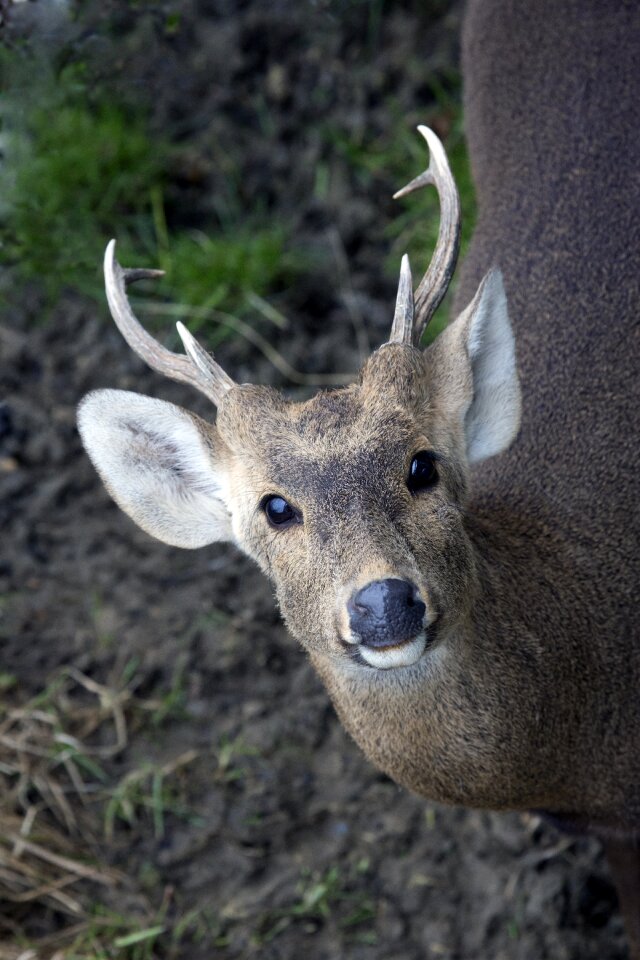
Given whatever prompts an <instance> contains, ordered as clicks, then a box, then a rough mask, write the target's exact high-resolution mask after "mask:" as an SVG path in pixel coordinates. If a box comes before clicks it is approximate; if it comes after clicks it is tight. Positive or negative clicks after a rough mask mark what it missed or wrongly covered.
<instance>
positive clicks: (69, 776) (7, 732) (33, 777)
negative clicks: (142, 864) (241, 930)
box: [0, 665, 197, 960]
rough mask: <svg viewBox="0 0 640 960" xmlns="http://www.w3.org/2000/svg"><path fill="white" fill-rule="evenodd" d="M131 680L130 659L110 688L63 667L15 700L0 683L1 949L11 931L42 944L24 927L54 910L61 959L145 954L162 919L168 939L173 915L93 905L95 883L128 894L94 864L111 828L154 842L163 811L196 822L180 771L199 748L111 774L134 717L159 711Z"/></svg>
mask: <svg viewBox="0 0 640 960" xmlns="http://www.w3.org/2000/svg"><path fill="white" fill-rule="evenodd" d="M137 682H138V680H137V674H136V670H135V665H127V667H126V668H125V670H124V673H123V676H122V677H121V678H120V681H119V682H117V683H116V684H115V685H113V686H111V685H109V684H101V683H98V682H97V681H96V680H95V679H93V678H90V677H88V676H85V675H84V674H82V673H80V672H79V671H77V670H75V669H73V668H69V669H65V670H63V671H61V672H60V673H59V674H58V675H56V676H55V677H54V678H52V679H51V681H50V682H49V683H48V685H47V686H46V688H44V689H43V690H42V691H41V693H40V694H38V695H37V696H35V697H33V698H32V699H31V700H29V701H27V702H23V703H21V702H20V700H19V690H18V688H17V687H14V685H13V684H12V683H10V682H8V683H5V684H4V697H3V700H2V702H0V944H1V943H2V942H3V936H5V935H6V934H9V935H10V936H11V938H12V942H15V943H16V944H20V945H22V944H23V943H24V944H27V945H30V946H34V948H39V946H43V948H44V945H39V944H38V943H37V942H32V941H31V940H30V931H31V929H32V924H34V923H35V926H36V928H37V926H38V918H39V917H40V918H41V917H42V916H43V915H45V914H46V915H47V916H49V917H55V923H54V924H53V927H54V929H56V930H57V933H56V934H52V936H53V938H54V940H56V938H57V940H56V943H55V944H54V946H55V945H57V944H58V941H59V943H60V944H64V945H65V946H67V945H68V944H70V943H71V944H73V946H72V947H70V952H65V954H64V956H65V958H72V957H78V958H84V957H87V958H88V957H92V958H100V957H104V958H112V957H113V958H116V957H117V958H118V960H120V958H122V960H145V958H147V957H149V958H150V957H151V956H152V953H151V952H150V951H151V948H152V946H153V944H154V943H155V940H156V939H157V938H158V937H160V935H161V932H163V931H164V928H165V926H166V927H167V929H168V930H169V931H170V932H171V937H173V938H174V939H175V938H176V937H177V934H176V929H177V924H178V920H179V918H178V919H176V918H175V917H173V918H172V919H171V922H167V924H164V922H162V923H160V922H159V920H158V916H159V915H158V913H157V911H156V912H154V911H152V910H151V908H148V909H146V912H144V914H143V915H142V916H140V915H138V914H136V915H135V916H127V915H118V914H117V913H111V912H109V911H106V908H104V907H102V906H99V905H97V901H95V900H92V898H95V897H96V891H98V890H102V891H105V890H106V891H108V893H106V894H105V895H104V898H106V900H107V901H111V900H113V899H114V898H115V899H116V900H117V899H118V898H120V899H121V900H123V901H124V900H126V898H127V893H126V891H127V889H128V884H129V881H128V880H127V879H126V878H125V877H123V876H122V875H120V874H119V873H118V872H117V871H115V870H112V869H111V868H109V867H106V866H104V864H103V863H102V862H101V859H102V858H101V849H102V848H101V843H102V841H103V838H104V839H106V840H107V841H109V842H111V841H112V840H113V839H114V838H116V836H118V835H119V836H120V837H121V836H122V831H121V830H120V824H124V825H125V827H126V828H128V829H129V830H131V828H134V827H135V828H136V830H139V832H142V833H147V834H148V833H149V832H151V833H152V834H153V836H154V837H155V839H156V840H158V839H160V838H162V836H163V835H164V832H165V829H166V821H167V817H168V816H169V815H172V816H178V817H180V818H183V819H184V818H187V819H190V820H193V817H192V815H191V813H190V811H189V810H188V809H186V807H185V805H184V803H183V802H182V801H181V798H180V793H179V791H178V786H177V774H178V773H179V771H181V770H183V769H185V768H186V767H187V766H188V765H189V764H191V763H192V762H193V761H194V760H195V759H196V756H197V753H196V751H194V750H188V751H186V752H184V753H183V754H181V755H180V756H178V757H176V758H173V759H172V760H171V761H168V762H165V763H163V764H152V763H150V762H146V761H145V762H143V763H138V764H134V765H131V761H129V769H127V770H126V771H125V773H124V774H122V775H121V776H120V777H117V776H115V775H114V763H115V765H116V767H117V768H120V765H121V763H122V759H123V758H124V755H125V752H126V748H127V745H128V742H129V729H130V726H131V724H132V723H134V722H135V721H138V722H139V718H140V716H146V717H147V718H149V721H150V723H151V725H153V718H154V716H155V715H156V712H157V709H158V706H157V701H153V700H149V701H145V700H142V699H141V698H139V697H137V696H136V695H135V693H134V688H135V685H136V683H137ZM145 823H146V824H147V826H145V825H144V824H145ZM101 825H102V831H103V838H101V836H100V826H101ZM156 893H157V891H156ZM104 898H101V900H100V903H103V902H104ZM187 926H189V924H187V925H186V926H183V928H182V930H183V933H184V931H185V930H186V927H187ZM160 928H162V930H161V929H160ZM190 929H191V928H190ZM180 935H181V936H182V934H180ZM185 935H186V933H185ZM189 935H191V934H189ZM168 936H169V935H168ZM171 937H170V938H169V939H171ZM49 939H50V938H48V940H49ZM47 955H48V954H47ZM168 955H170V952H167V951H166V950H165V951H164V953H163V956H168ZM16 956H17V954H16ZM0 958H1V960H4V954H3V953H2V950H1V949H0Z"/></svg>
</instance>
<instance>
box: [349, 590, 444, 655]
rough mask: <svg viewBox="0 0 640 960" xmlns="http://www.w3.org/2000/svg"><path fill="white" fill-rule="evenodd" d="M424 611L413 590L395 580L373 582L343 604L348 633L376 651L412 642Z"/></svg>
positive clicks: (419, 627) (417, 631) (422, 623)
mask: <svg viewBox="0 0 640 960" xmlns="http://www.w3.org/2000/svg"><path fill="white" fill-rule="evenodd" d="M426 610H427V608H426V606H425V604H424V603H423V602H422V600H421V599H420V594H419V593H418V589H417V587H415V586H414V585H413V584H412V583H409V581H408V580H400V579H398V578H396V577H390V578H389V579H387V580H373V581H372V582H371V583H368V584H367V585H366V586H364V587H362V588H361V589H360V590H358V592H357V593H355V594H354V595H353V596H352V597H351V598H350V599H349V600H348V601H347V612H348V614H349V625H350V627H351V632H352V633H354V634H356V636H358V637H359V638H360V642H361V643H363V644H365V646H367V647H374V648H376V649H381V648H383V647H393V646H396V645H397V644H399V643H403V642H404V641H406V640H412V639H413V638H414V637H415V636H417V634H419V633H420V631H421V630H422V628H423V625H424V615H425V613H426Z"/></svg>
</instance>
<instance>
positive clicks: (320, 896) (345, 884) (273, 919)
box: [253, 861, 376, 945]
mask: <svg viewBox="0 0 640 960" xmlns="http://www.w3.org/2000/svg"><path fill="white" fill-rule="evenodd" d="M368 866H369V864H368V861H361V862H360V863H358V864H357V865H356V866H355V867H350V868H348V869H347V871H346V873H344V874H341V873H340V870H339V869H338V867H335V866H334V867H329V869H328V870H326V871H325V872H324V873H321V872H304V873H303V874H302V876H301V878H300V883H299V884H298V890H297V896H296V899H295V900H294V901H293V902H292V903H291V904H290V905H289V906H288V907H286V908H283V909H281V910H276V911H268V912H267V913H265V914H263V916H262V917H261V919H260V922H259V924H258V927H257V929H256V930H255V931H254V934H253V942H254V943H255V944H256V945H262V944H266V943H269V942H271V941H272V940H275V939H276V938H277V937H278V936H279V935H280V934H281V933H283V932H284V931H285V930H286V929H288V927H290V926H291V924H292V923H295V922H298V923H302V925H303V929H304V930H305V931H306V932H312V930H313V929H315V927H316V926H317V925H319V924H321V923H323V922H324V921H326V920H328V919H329V918H330V917H331V918H333V919H334V920H335V921H336V923H337V925H338V927H339V928H340V929H341V930H343V931H344V933H345V937H346V938H347V939H348V940H349V941H351V942H354V943H355V942H358V943H375V942H376V938H375V931H374V930H373V929H372V928H371V927H370V924H371V923H372V921H373V920H374V919H375V915H376V908H375V903H374V901H373V899H372V898H371V897H370V896H369V895H368V893H367V892H366V890H362V889H358V877H359V876H361V875H362V874H363V873H366V872H367V870H368ZM353 887H355V889H352V888H353Z"/></svg>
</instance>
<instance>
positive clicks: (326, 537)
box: [79, 0, 640, 950]
mask: <svg viewBox="0 0 640 960" xmlns="http://www.w3.org/2000/svg"><path fill="white" fill-rule="evenodd" d="M568 9H569V8H566V10H567V11H568ZM560 17H561V15H560V14H559V13H557V11H556V10H555V6H552V5H551V3H550V0H549V2H547V0H538V2H536V3H533V4H528V3H526V4H525V3H524V0H522V2H520V3H516V2H512V3H510V4H505V5H503V4H502V3H498V2H497V0H472V2H471V3H470V9H469V18H468V23H467V33H466V47H465V49H466V53H465V57H466V78H467V101H468V105H467V110H468V112H467V116H468V123H469V131H470V144H471V153H472V160H473V165H474V170H475V174H476V179H477V181H478V189H479V201H480V222H479V226H478V230H477V232H476V236H475V239H474V245H473V248H472V251H471V254H470V256H469V258H468V261H467V265H466V269H465V275H464V280H463V284H462V290H461V293H460V298H461V303H462V304H467V303H469V306H468V307H467V308H466V309H465V310H464V311H463V312H462V313H461V314H460V315H459V316H458V318H457V319H456V320H455V321H454V322H453V323H452V324H451V325H450V326H449V327H448V328H447V330H446V331H445V332H444V333H443V334H442V335H441V336H440V337H439V338H438V339H437V340H436V341H435V343H434V344H432V345H431V346H430V347H429V348H428V349H427V350H425V351H421V350H420V349H419V348H418V346H417V344H418V343H419V339H420V334H421V332H422V329H423V328H424V325H425V324H426V322H428V319H429V316H430V315H431V313H432V312H433V310H434V309H435V307H436V306H437V303H438V302H439V300H440V299H441V297H442V295H443V293H444V289H446V284H447V282H448V279H449V277H450V275H451V272H452V270H453V265H454V262H455V255H456V244H457V211H458V207H457V195H456V193H455V188H454V187H453V184H452V182H451V179H450V174H449V171H448V168H447V166H446V159H445V158H444V154H443V153H442V148H441V146H440V144H439V142H438V141H437V138H435V137H434V135H433V134H431V133H430V131H427V130H425V129H424V128H421V129H422V132H423V134H424V136H425V138H426V139H427V140H428V143H429V148H430V152H431V164H430V167H429V171H427V172H426V173H425V174H423V175H422V176H421V177H418V178H416V180H415V181H413V182H412V184H411V185H410V186H409V188H406V189H415V188H416V187H419V186H422V185H424V184H426V183H435V185H436V186H437V188H438V191H439V193H440V196H441V201H442V211H443V212H442V223H441V229H440V238H439V244H438V249H437V251H436V254H435V255H434V260H433V262H432V265H431V267H430V268H429V270H428V271H427V274H426V275H425V277H424V278H423V280H422V282H421V284H420V285H419V287H418V289H417V292H416V295H415V316H414V296H413V290H412V284H411V276H410V272H409V268H408V261H404V262H403V269H402V273H401V280H400V286H399V292H398V300H397V305H396V314H395V318H394V322H393V326H392V332H391V336H390V340H389V342H388V343H387V344H384V345H383V346H382V347H381V348H380V349H379V350H378V351H376V352H375V353H374V354H373V355H372V357H371V358H370V359H369V360H368V361H367V363H366V364H365V366H364V368H363V370H362V372H361V375H360V380H359V382H358V383H356V384H354V385H353V386H351V387H347V388H345V389H343V390H337V391H332V392H330V393H321V394H319V395H318V396H316V397H314V398H312V399H311V400H309V401H307V402H306V403H302V404H295V403H291V402H289V401H287V400H286V399H285V398H284V397H282V396H281V395H280V394H278V393H277V392H276V391H274V390H271V389H268V388H263V387H258V386H251V385H236V384H234V383H233V381H232V380H231V379H230V378H229V377H228V376H227V375H226V374H225V373H224V372H223V371H222V370H221V368H220V367H218V365H217V364H216V363H215V361H214V360H213V359H212V358H211V357H209V356H208V355H207V354H206V353H205V352H204V351H203V350H202V348H201V347H199V346H198V344H197V343H196V342H195V341H194V340H193V339H192V338H191V337H190V335H189V334H188V333H187V332H186V330H184V328H179V329H180V333H181V336H182V338H183V342H184V345H185V349H186V351H187V354H188V358H187V357H182V356H177V355H175V354H170V353H169V352H168V351H166V350H164V348H161V347H160V346H159V345H158V344H156V343H155V342H154V341H153V340H151V338H149V337H148V335H147V334H145V333H144V331H143V330H142V329H141V328H140V326H139V324H138V323H137V321H136V320H135V317H133V314H132V313H131V310H130V307H129V305H128V301H127V298H126V293H125V286H126V284H127V282H131V281H133V280H136V279H139V278H140V276H142V275H144V273H145V272H144V271H129V272H127V271H123V270H122V269H121V268H120V267H119V265H118V264H117V262H116V261H115V257H114V245H113V243H112V244H111V245H110V246H109V248H108V251H107V255H106V259H105V272H106V277H107V294H108V299H109V303H110V306H111V310H112V313H113V315H114V319H115V320H116V322H117V323H118V325H119V326H120V328H121V330H122V331H123V333H124V335H125V337H126V338H127V340H128V341H129V343H130V344H131V345H132V347H133V348H134V349H135V350H136V351H137V352H138V353H140V354H141V355H142V356H143V357H144V358H145V359H146V360H147V362H149V363H150V365H151V366H153V367H155V368H156V369H159V370H160V371H161V372H164V373H166V374H168V375H169V376H172V377H174V378H175V379H180V380H186V381H188V382H190V383H193V384H194V385H195V386H197V387H198V388H199V389H201V390H203V392H205V393H206V394H207V395H208V396H209V397H210V398H211V399H212V400H213V402H214V403H215V404H216V406H217V408H218V416H217V420H216V423H215V425H213V424H206V423H204V422H203V421H201V420H199V419H198V418H196V417H194V416H193V415H191V414H189V413H188V412H187V411H183V410H180V409H179V408H176V407H174V406H172V405H171V404H166V403H163V402H161V401H157V400H149V399H147V398H144V397H139V396H137V395H135V394H125V393H121V392H119V391H100V392H97V393H95V394H92V395H90V396H89V397H88V398H86V400H85V401H84V402H83V404H82V406H81V409H80V414H79V423H80V429H81V433H82V435H83V440H84V442H85V445H86V446H87V449H88V451H89V453H90V455H91V457H92V459H93V460H94V463H95V464H96V466H97V468H98V470H99V471H100V473H101V475H102V476H103V479H104V480H105V483H106V484H107V487H108V488H109V490H110V492H111V493H112V495H113V496H114V498H115V499H116V500H117V501H118V503H120V505H121V506H122V507H123V509H125V510H126V511H127V512H128V513H129V514H130V515H131V516H132V517H133V518H134V519H135V520H136V521H137V522H138V523H140V525H141V526H142V527H143V528H144V529H146V530H147V531H149V532H150V533H152V534H153V535H155V536H157V537H159V538H160V539H163V540H165V541H167V542H169V543H172V544H175V545H178V546H184V547H197V546H201V545H204V544H206V543H210V542H212V541H213V540H219V539H227V540H232V541H234V542H235V543H236V544H237V545H238V546H239V547H240V548H241V549H243V550H244V551H245V552H246V553H248V554H249V555H250V556H251V557H253V558H254V559H255V560H256V561H257V563H259V564H260V566H261V567H262V569H263V570H264V571H265V573H266V574H267V575H268V576H269V577H271V579H272V580H273V581H274V583H275V586H276V591H277V596H278V600H279V604H280V607H281V610H282V613H283V615H284V617H285V620H286V621H287V624H288V626H289V628H290V630H291V632H292V633H293V634H294V635H295V636H296V637H297V638H298V639H299V640H300V642H301V643H302V644H303V645H304V646H305V648H306V649H307V650H308V652H309V655H310V657H311V659H312V661H313V663H314V665H315V667H316V669H317V670H318V672H319V674H320V675H321V677H322V678H323V680H324V682H325V684H326V686H327V689H328V691H329V693H330V695H331V697H332V700H333V702H334V704H335V706H336V709H337V711H338V713H339V715H340V718H341V720H342V722H343V723H344V725H345V727H346V728H347V729H348V730H349V731H350V733H351V734H352V736H353V737H354V739H355V740H356V741H357V742H358V743H359V744H360V746H361V747H362V748H363V750H364V751H365V753H366V754H367V755H368V756H369V757H370V758H371V760H372V761H373V762H374V763H375V764H377V765H378V766H379V767H381V768H382V769H383V770H385V771H386V772H387V773H388V774H389V775H390V776H392V777H393V778H394V779H395V780H397V781H398V782H399V783H401V784H403V785H405V786H407V787H409V788H410V789H412V790H415V791H417V792H418V793H421V794H423V795H424V796H427V797H430V798H433V799H436V800H440V801H444V802H447V803H456V804H468V805H473V806H480V807H489V808H493V809H531V808H533V809H538V810H541V811H546V812H547V813H549V814H551V815H553V816H554V817H555V818H556V819H558V820H560V821H563V822H565V823H567V824H571V825H574V826H579V827H587V828H591V829H596V830H598V831H600V832H601V833H602V834H603V835H604V836H608V837H610V838H616V839H615V840H612V841H611V842H612V843H615V844H620V843H621V841H620V840H619V838H620V837H621V836H623V835H625V834H626V833H628V834H629V835H630V836H632V837H633V836H637V835H638V834H640V750H639V749H638V746H639V738H640V693H639V691H640V647H639V645H638V642H637V627H636V625H635V622H634V620H635V603H634V601H635V591H636V588H637V576H638V569H637V561H636V560H635V550H636V545H637V534H638V518H639V516H640V511H639V510H638V506H637V504H638V492H637V486H638V484H637V475H636V473H635V472H634V471H633V457H634V456H635V454H636V452H637V433H636V434H634V420H636V419H637V409H638V403H637V386H636V373H637V370H636V366H635V363H636V362H637V361H635V360H634V358H633V355H632V347H633V346H634V344H635V347H636V348H637V343H638V319H637V317H638V308H639V307H640V286H639V285H640V260H639V257H640V242H639V241H640V236H639V234H640V227H639V223H638V218H637V215H636V214H637V211H636V210H635V209H634V207H633V204H632V203H631V202H630V201H629V197H630V193H631V195H633V194H632V190H633V186H634V185H636V186H640V181H639V173H638V170H639V169H640V168H636V162H637V157H638V156H640V149H632V147H633V144H631V148H630V140H629V138H633V140H634V142H635V147H636V148H640V142H638V141H640V96H638V93H639V92H640V90H639V88H640V83H639V82H638V81H637V80H636V79H635V78H636V75H637V72H638V63H639V62H640V57H639V58H637V60H634V55H635V51H634V50H633V46H634V44H626V46H625V43H626V39H627V33H628V32H629V31H630V30H631V28H632V26H633V25H634V24H635V26H636V27H637V26H638V19H639V17H638V14H637V12H636V8H635V5H630V4H625V3H623V2H620V3H613V4H598V3H595V2H594V3H591V4H586V5H585V4H582V3H581V4H580V5H578V4H576V5H575V9H574V11H573V17H571V16H570V14H569V13H568V12H567V13H565V17H568V18H569V21H570V23H571V24H573V28H574V33H573V34H572V35H571V36H569V32H570V31H568V30H567V29H566V27H567V23H566V22H564V23H563V22H562V20H561V19H560ZM581 18H582V19H581ZM639 37H640V35H639V34H638V33H637V31H636V42H635V46H637V47H638V52H640V39H638V38H639ZM565 48H566V49H565ZM614 55H615V57H616V60H615V64H616V67H615V70H612V69H609V71H608V73H607V74H606V75H607V77H608V78H610V77H611V75H612V74H613V75H614V77H613V82H612V84H610V85H609V86H607V88H606V89H605V90H601V89H600V87H599V85H598V83H597V81H596V79H594V78H595V77H596V76H600V72H598V71H604V68H605V66H606V65H607V64H610V62H611V57H612V56H614ZM567 62H569V63H570V65H571V67H572V71H573V72H571V71H569V72H567V71H566V69H565V67H566V63H567ZM594 71H596V73H595V74H594ZM621 166H622V169H621ZM596 253H597V254H598V257H596ZM494 263H499V264H500V265H501V266H502V267H503V269H504V273H505V281H506V290H507V297H508V301H509V304H510V306H509V311H507V298H505V292H504V287H503V283H502V279H501V277H500V274H498V273H497V272H493V273H489V274H487V275H486V276H485V279H484V280H482V282H480V280H481V277H482V276H483V274H486V271H487V270H489V268H490V267H491V266H492V265H493V264H494ZM578 271H579V273H578ZM478 284H479V286H478ZM476 288H477V292H476ZM474 294H475V295H474ZM509 314H511V316H512V317H513V320H514V326H515V329H516V338H515V342H516V344H517V353H518V362H519V368H520V378H519V376H518V370H517V367H516V359H515V347H514V337H513V333H512V327H511V324H510V320H509ZM520 381H521V382H522V387H523V406H521V399H520ZM634 389H635V390H636V394H635V396H634V393H633V391H634ZM518 431H519V435H518ZM497 454H501V456H499V457H496V455H497ZM621 849H622V848H621V847H619V848H618V849H617V853H618V854H620V857H619V858H618V859H620V860H621V861H622V866H621V868H620V870H618V871H617V872H618V876H619V877H623V876H624V877H626V878H627V880H628V879H629V877H631V878H632V879H633V877H634V876H636V874H638V873H640V860H637V855H636V854H635V853H633V854H632V859H629V856H628V855H627V853H626V852H624V851H623V852H622V853H620V851H621ZM625 849H626V848H625ZM629 849H630V850H632V845H631V846H630V847H629ZM633 857H636V859H633ZM615 860H616V858H615V857H612V863H614V861H615ZM616 862H617V861H616ZM614 866H615V863H614ZM616 869H617V868H616ZM634 871H635V873H634ZM632 886H633V884H632V883H631V884H630V883H628V882H627V885H626V888H625V892H623V900H624V901H625V902H626V904H627V907H628V913H629V916H628V922H629V928H630V932H631V935H632V937H636V938H640V931H639V930H638V920H637V917H638V914H640V909H639V907H638V904H640V896H639V895H638V890H636V891H635V893H634V891H633V890H632V889H631V888H632ZM634 904H635V906H634ZM629 905H630V906H629ZM634 911H635V916H636V920H635V921H634V918H633V915H634ZM629 918H630V919H629ZM634 923H635V926H634ZM635 949H636V950H638V949H640V947H638V946H637V945H636V947H635Z"/></svg>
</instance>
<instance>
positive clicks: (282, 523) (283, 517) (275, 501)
mask: <svg viewBox="0 0 640 960" xmlns="http://www.w3.org/2000/svg"><path fill="white" fill-rule="evenodd" d="M262 509H263V510H264V512H265V513H266V515H267V520H268V521H269V523H270V524H271V525H272V526H274V527H286V526H288V525H289V524H291V523H299V522H300V521H301V520H302V517H301V516H300V514H299V512H298V511H297V510H296V509H295V508H294V507H292V506H291V504H290V503H287V501H286V500H285V499H284V497H277V496H271V497H265V499H264V500H263V501H262Z"/></svg>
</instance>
